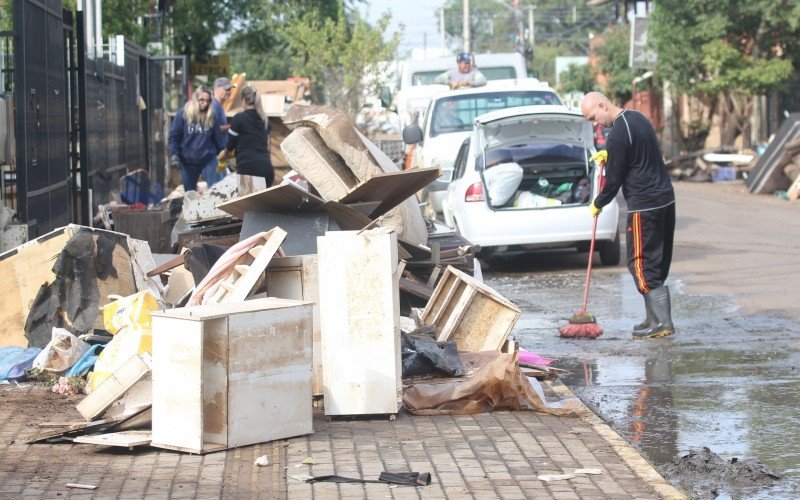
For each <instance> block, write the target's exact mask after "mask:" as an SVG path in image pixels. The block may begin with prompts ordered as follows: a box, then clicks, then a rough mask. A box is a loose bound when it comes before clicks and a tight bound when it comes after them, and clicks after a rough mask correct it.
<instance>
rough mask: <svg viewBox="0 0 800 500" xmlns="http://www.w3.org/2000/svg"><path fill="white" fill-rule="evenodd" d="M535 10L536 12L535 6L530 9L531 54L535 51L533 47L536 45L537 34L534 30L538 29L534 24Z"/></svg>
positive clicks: (529, 35) (529, 36)
mask: <svg viewBox="0 0 800 500" xmlns="http://www.w3.org/2000/svg"><path fill="white" fill-rule="evenodd" d="M534 10H536V6H535V5H531V6H530V7H528V43H529V44H530V46H531V52H532V51H533V45H534V44H535V43H536V35H535V34H534V33H535V32H534V31H533V30H534V28H535V27H536V26H535V25H534V24H533V11H534Z"/></svg>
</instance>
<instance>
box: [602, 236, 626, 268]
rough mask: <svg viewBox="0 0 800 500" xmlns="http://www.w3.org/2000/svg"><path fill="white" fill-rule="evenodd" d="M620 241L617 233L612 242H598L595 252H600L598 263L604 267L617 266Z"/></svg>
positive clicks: (620, 249)
mask: <svg viewBox="0 0 800 500" xmlns="http://www.w3.org/2000/svg"><path fill="white" fill-rule="evenodd" d="M621 239H622V238H620V235H619V233H617V237H616V238H614V241H599V242H598V243H597V250H598V251H599V252H600V262H601V263H602V264H603V265H604V266H616V265H617V264H619V260H620V256H621V254H622V248H621V246H622V244H621V242H620V240H621Z"/></svg>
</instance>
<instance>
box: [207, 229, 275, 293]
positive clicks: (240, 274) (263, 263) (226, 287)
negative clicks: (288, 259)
mask: <svg viewBox="0 0 800 500" xmlns="http://www.w3.org/2000/svg"><path fill="white" fill-rule="evenodd" d="M284 239H286V231H284V230H283V229H281V228H279V227H275V228H272V229H271V230H269V231H268V232H267V233H266V234H264V237H263V242H262V243H261V244H259V245H256V246H254V247H253V248H251V249H250V250H249V251H248V252H247V256H246V259H245V260H244V261H242V263H240V264H237V265H236V266H234V267H233V269H232V270H231V272H230V274H229V275H228V276H227V277H225V278H223V280H222V281H221V282H220V286H219V288H217V290H216V291H215V292H214V294H213V295H212V296H211V297H210V298H209V300H208V302H209V303H234V302H242V301H243V300H244V299H246V298H247V296H248V295H250V292H252V291H253V288H254V287H255V285H256V283H257V282H258V281H259V280H260V279H261V278H262V277H263V275H264V270H265V269H266V268H267V265H268V264H269V261H270V260H272V257H273V256H274V255H275V253H276V252H277V251H278V249H279V248H280V246H281V243H283V240H284Z"/></svg>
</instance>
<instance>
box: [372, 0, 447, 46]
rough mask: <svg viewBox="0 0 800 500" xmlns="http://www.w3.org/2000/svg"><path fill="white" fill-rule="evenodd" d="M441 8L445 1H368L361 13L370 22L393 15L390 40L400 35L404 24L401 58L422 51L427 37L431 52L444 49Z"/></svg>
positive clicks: (389, 34)
mask: <svg viewBox="0 0 800 500" xmlns="http://www.w3.org/2000/svg"><path fill="white" fill-rule="evenodd" d="M442 5H444V0H399V1H398V0H367V2H365V5H364V6H362V7H360V8H359V9H360V10H361V12H362V13H364V14H365V15H366V17H367V19H368V20H369V21H371V22H372V21H375V20H377V19H378V18H379V17H380V15H381V14H383V13H384V12H386V11H389V12H390V13H391V14H392V22H391V24H390V25H389V30H388V31H389V33H388V36H391V34H392V33H394V32H395V31H397V30H398V29H399V26H400V24H401V23H402V24H404V25H405V30H404V35H403V40H402V41H401V42H400V47H399V53H400V54H401V56H402V55H403V53H405V52H408V51H410V50H411V49H412V48H422V47H423V46H424V43H423V42H424V40H425V35H427V47H428V48H429V49H431V48H439V47H440V46H441V38H440V35H439V17H438V16H439V8H440V7H441V6H442ZM388 36H387V38H388Z"/></svg>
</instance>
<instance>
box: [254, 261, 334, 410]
mask: <svg viewBox="0 0 800 500" xmlns="http://www.w3.org/2000/svg"><path fill="white" fill-rule="evenodd" d="M315 248H316V246H315ZM266 275H267V279H266V282H267V296H268V297H279V298H282V299H292V300H301V301H304V302H309V303H311V304H312V316H313V321H312V332H311V341H312V361H313V363H312V369H311V390H312V393H313V395H314V396H322V395H323V394H324V386H323V385H322V336H321V333H320V317H319V265H318V261H317V256H316V255H297V256H293V257H278V258H275V259H272V260H271V261H270V263H269V266H267V273H266Z"/></svg>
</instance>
